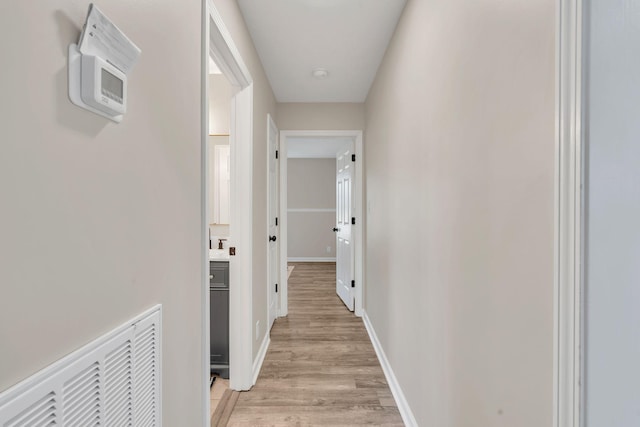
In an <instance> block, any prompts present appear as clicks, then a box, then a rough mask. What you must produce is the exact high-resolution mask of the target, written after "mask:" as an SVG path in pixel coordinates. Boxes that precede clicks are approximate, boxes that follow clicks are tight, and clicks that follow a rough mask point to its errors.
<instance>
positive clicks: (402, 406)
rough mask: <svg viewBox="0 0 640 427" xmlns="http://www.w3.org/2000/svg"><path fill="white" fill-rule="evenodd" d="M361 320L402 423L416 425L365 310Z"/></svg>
mask: <svg viewBox="0 0 640 427" xmlns="http://www.w3.org/2000/svg"><path fill="white" fill-rule="evenodd" d="M362 321H363V322H364V327H365V328H366V330H367V333H368V334H369V338H370V339H371V344H373V349H374V350H375V351H376V355H377V356H378V360H379V361H380V366H382V371H383V372H384V376H385V378H386V379H387V383H388V384H389V388H390V389H391V394H393V398H394V400H395V401H396V406H397V407H398V411H400V416H401V417H402V421H403V422H404V425H405V426H407V427H414V426H415V427H418V422H417V421H416V418H415V417H414V415H413V412H412V411H411V407H410V406H409V402H407V398H406V397H405V395H404V392H403V391H402V388H401V387H400V383H398V379H397V378H396V375H395V374H394V372H393V369H392V368H391V364H390V363H389V360H388V359H387V356H386V354H385V353H384V350H383V348H382V344H380V340H378V336H377V335H376V331H375V329H374V328H373V325H372V324H371V320H370V319H369V316H368V315H367V312H366V311H363V313H362Z"/></svg>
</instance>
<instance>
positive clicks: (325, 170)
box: [287, 159, 336, 258]
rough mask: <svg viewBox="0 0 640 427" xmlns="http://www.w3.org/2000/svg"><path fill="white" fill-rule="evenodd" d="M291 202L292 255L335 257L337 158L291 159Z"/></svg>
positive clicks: (289, 195)
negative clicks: (328, 249) (334, 230)
mask: <svg viewBox="0 0 640 427" xmlns="http://www.w3.org/2000/svg"><path fill="white" fill-rule="evenodd" d="M287 204H288V208H289V209H290V210H289V212H288V214H287V215H288V217H287V219H288V224H287V236H288V241H287V251H288V254H287V255H288V257H289V258H335V256H336V250H335V246H336V236H335V233H334V232H333V231H332V228H333V227H335V226H336V212H335V208H336V159H287ZM298 209H307V210H308V209H317V210H321V209H324V210H326V209H333V211H329V212H322V211H302V212H301V211H298ZM327 247H330V248H331V250H330V251H329V252H327V250H326V249H327Z"/></svg>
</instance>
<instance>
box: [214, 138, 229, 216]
mask: <svg viewBox="0 0 640 427" xmlns="http://www.w3.org/2000/svg"><path fill="white" fill-rule="evenodd" d="M230 154H231V152H230V148H229V137H228V136H210V137H209V212H210V213H211V214H210V215H211V219H210V223H211V224H229V204H230V203H229V194H230V191H231V187H230V176H231V162H230V160H231V156H230Z"/></svg>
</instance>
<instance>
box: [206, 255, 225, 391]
mask: <svg viewBox="0 0 640 427" xmlns="http://www.w3.org/2000/svg"><path fill="white" fill-rule="evenodd" d="M214 255H215V254H214ZM209 259H210V261H209V313H210V315H209V322H210V324H209V327H210V334H211V337H210V357H211V373H215V374H218V375H220V376H221V377H222V378H229V261H228V260H224V259H221V258H220V257H219V256H218V257H215V256H213V257H212V256H210V257H209Z"/></svg>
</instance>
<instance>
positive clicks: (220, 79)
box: [209, 74, 234, 135]
mask: <svg viewBox="0 0 640 427" xmlns="http://www.w3.org/2000/svg"><path fill="white" fill-rule="evenodd" d="M233 94H234V90H233V88H232V86H231V85H230V84H229V81H228V80H227V78H226V77H225V76H223V75H222V74H209V134H211V135H229V125H230V123H231V122H230V116H231V98H232V96H233Z"/></svg>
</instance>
